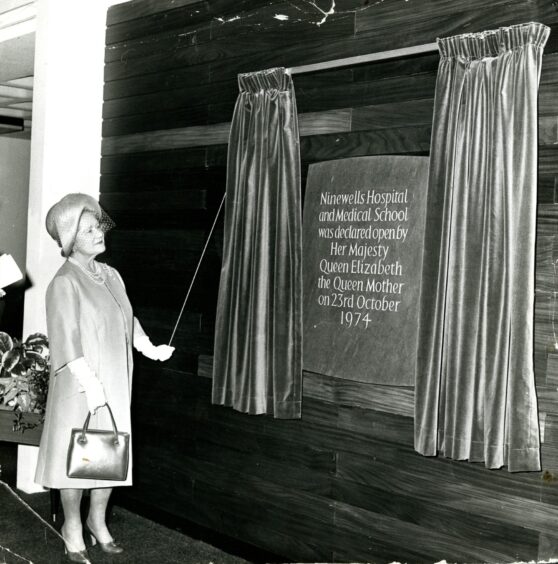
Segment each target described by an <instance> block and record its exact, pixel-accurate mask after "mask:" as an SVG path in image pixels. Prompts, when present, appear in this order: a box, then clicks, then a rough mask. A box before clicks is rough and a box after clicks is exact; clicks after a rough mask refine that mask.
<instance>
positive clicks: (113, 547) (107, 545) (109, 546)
mask: <svg viewBox="0 0 558 564" xmlns="http://www.w3.org/2000/svg"><path fill="white" fill-rule="evenodd" d="M83 528H84V529H85V531H86V532H87V534H88V535H89V537H90V538H91V546H95V545H96V544H97V543H99V546H100V547H101V550H102V551H103V552H106V553H107V554H121V553H122V552H124V549H123V548H122V547H121V546H120V545H119V544H118V543H117V542H115V541H114V540H111V541H110V542H101V541H100V540H98V539H97V535H96V534H95V533H94V532H93V531H92V530H91V527H90V526H89V525H88V524H87V523H85V524H84V525H83Z"/></svg>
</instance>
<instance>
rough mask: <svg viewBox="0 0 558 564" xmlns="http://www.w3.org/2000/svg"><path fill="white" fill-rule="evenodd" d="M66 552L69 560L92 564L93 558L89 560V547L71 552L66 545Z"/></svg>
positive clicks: (81, 563)
mask: <svg viewBox="0 0 558 564" xmlns="http://www.w3.org/2000/svg"><path fill="white" fill-rule="evenodd" d="M64 554H65V555H66V560H67V561H68V562H77V563H78V564H91V560H89V554H87V549H83V550H80V551H78V552H70V551H69V550H68V547H67V546H66V545H64Z"/></svg>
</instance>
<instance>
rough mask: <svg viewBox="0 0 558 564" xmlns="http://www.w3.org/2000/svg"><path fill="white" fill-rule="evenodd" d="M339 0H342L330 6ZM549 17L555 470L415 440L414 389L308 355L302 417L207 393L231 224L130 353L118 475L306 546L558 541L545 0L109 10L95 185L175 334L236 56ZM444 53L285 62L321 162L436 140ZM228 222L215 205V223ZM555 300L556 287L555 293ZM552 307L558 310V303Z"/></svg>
mask: <svg viewBox="0 0 558 564" xmlns="http://www.w3.org/2000/svg"><path fill="white" fill-rule="evenodd" d="M333 4H335V8H334V11H333V13H331V14H330V15H327V17H326V16H325V14H324V13H325V12H328V10H329V8H330V7H331V6H332V5H333ZM527 21H540V22H543V23H545V24H547V25H549V26H550V27H551V28H552V33H551V37H550V39H549V43H548V44H547V48H546V51H545V56H544V64H543V72H542V78H541V87H540V96H539V115H540V117H539V123H540V138H539V140H540V153H539V202H540V206H539V210H540V211H539V222H538V234H539V237H538V254H537V256H538V264H537V295H536V378H537V388H538V394H539V402H540V409H541V422H542V423H543V426H542V428H543V430H544V448H543V467H544V470H545V472H543V473H524V474H510V473H508V472H507V471H506V470H498V471H488V470H486V469H485V468H484V467H483V466H482V465H479V464H469V463H465V462H453V461H450V460H446V459H441V458H424V457H421V456H419V455H418V454H415V453H414V451H413V447H412V444H413V419H412V415H413V389H412V388H392V387H389V386H374V385H367V384H361V383H356V382H349V381H346V380H342V379H336V378H331V377H326V376H322V375H319V374H308V373H307V374H305V379H304V404H303V418H302V420H301V421H279V420H274V419H272V418H270V417H265V416H247V415H243V414H239V413H237V412H234V411H233V410H231V409H228V408H223V407H213V406H212V405H211V403H210V390H211V381H210V379H209V378H208V377H204V376H210V373H211V354H212V344H213V330H214V318H215V305H216V295H217V289H218V281H219V270H220V262H221V251H222V227H219V230H218V233H217V236H216V237H215V238H214V239H213V240H212V242H211V244H210V246H209V252H208V256H207V258H206V260H205V261H204V263H203V265H202V267H201V271H200V276H199V278H198V280H197V282H196V285H195V287H194V290H193V294H192V296H191V299H190V301H189V304H188V306H187V308H186V312H185V315H184V318H183V320H182V322H181V324H180V327H179V329H178V332H177V335H176V337H175V342H174V344H176V347H177V351H176V353H175V356H174V357H173V359H172V360H171V361H170V362H168V363H166V364H165V365H161V364H156V363H153V362H150V361H145V360H142V359H138V364H137V368H136V373H135V383H134V390H135V392H134V400H133V414H134V422H135V432H136V435H135V437H136V440H135V460H136V461H135V468H134V476H135V478H134V479H135V485H134V486H133V488H129V489H126V490H125V491H124V492H122V494H123V495H125V496H126V498H127V499H128V500H135V501H137V502H141V503H142V504H144V506H146V507H152V508H157V509H158V510H160V511H164V512H166V513H168V514H171V515H176V516H178V517H181V518H186V519H189V520H191V521H193V522H195V523H197V524H200V525H203V526H206V527H209V528H211V529H213V530H216V531H219V532H222V533H224V534H226V535H229V536H231V537H234V538H238V539H241V540H243V541H245V542H247V543H250V544H253V545H255V546H258V547H261V548H264V549H266V550H268V551H271V552H274V553H277V554H279V555H282V556H284V557H285V559H290V560H296V561H304V560H306V561H347V560H352V561H355V560H356V561H374V562H382V561H386V562H387V561H392V560H400V561H407V562H431V561H435V560H440V559H443V558H445V559H447V560H448V561H452V562H453V561H459V562H480V561H488V562H504V561H515V560H530V559H537V558H539V559H543V558H548V557H551V556H558V350H556V351H554V353H555V354H553V351H552V350H549V344H548V343H549V341H550V339H551V338H552V335H553V331H554V326H553V323H552V315H553V308H554V307H555V305H554V294H553V292H554V290H556V289H558V280H557V279H556V273H555V272H554V268H553V263H554V261H555V260H556V259H557V258H558V246H557V245H556V244H555V243H556V242H558V238H557V235H558V204H556V203H555V202H556V187H557V180H556V179H557V178H558V11H557V7H556V2H551V1H550V0H490V1H488V0H459V1H456V0H437V1H432V0H384V1H380V2H376V1H372V0H336V2H335V3H334V2H332V1H331V0H316V1H315V2H310V1H307V0H289V1H280V0H211V1H193V0H133V1H132V2H130V3H125V4H121V5H118V6H115V7H113V8H111V9H110V11H109V16H108V29H107V35H106V42H107V47H106V66H105V77H106V85H105V92H104V98H105V102H104V123H103V137H104V140H103V158H102V177H101V201H102V204H103V206H104V207H105V208H106V209H107V210H108V212H109V213H110V215H111V216H112V217H113V218H114V219H115V221H116V223H117V225H118V228H117V229H116V230H115V231H114V232H113V233H112V234H111V242H110V245H111V246H110V249H109V252H108V259H107V261H108V262H110V263H112V264H114V265H115V266H116V267H117V268H119V269H120V271H121V273H122V274H123V276H124V278H125V280H126V283H127V287H128V291H129V294H130V296H131V299H132V301H133V303H134V305H135V311H136V315H137V316H138V317H139V318H140V320H141V321H142V322H143V324H144V326H145V328H146V330H147V332H148V333H149V334H150V335H151V337H152V340H153V341H154V342H167V341H168V339H169V336H170V334H171V331H172V328H173V325H174V322H175V319H176V316H177V313H178V311H179V309H180V306H181V304H182V299H183V297H184V293H185V290H186V287H187V284H188V283H189V281H190V279H191V276H192V274H193V271H194V268H195V265H196V262H197V259H198V257H199V255H200V252H201V249H202V246H203V243H204V240H205V237H206V235H207V232H208V230H209V227H210V225H211V222H212V220H213V216H214V214H215V210H216V208H217V205H218V203H219V201H220V199H221V196H222V194H223V192H224V187H225V174H226V170H225V164H226V151H227V146H226V142H227V131H228V127H229V121H230V119H231V116H232V111H233V107H234V102H235V99H236V95H237V82H236V76H237V74H238V73H239V72H249V71H256V70H259V69H264V68H269V67H272V66H286V67H291V66H295V65H301V64H308V63H315V62H320V61H325V60H330V59H336V58H343V57H348V56H352V55H358V54H364V53H369V52H375V51H385V50H390V49H397V48H400V47H405V46H411V45H418V44H424V43H431V42H433V41H434V40H435V38H436V37H437V36H447V35H452V34H457V33H463V32H473V31H481V30H484V29H492V28H495V27H499V26H503V25H510V24H516V23H522V22H527ZM437 64H438V55H437V54H436V53H432V54H424V55H420V56H412V57H407V58H403V59H397V60H390V61H384V62H377V63H372V64H364V65H361V66H353V67H348V68H340V69H337V70H331V71H323V72H316V73H313V74H306V75H299V76H298V75H297V76H295V77H294V81H295V87H296V96H297V103H298V109H299V114H300V123H301V152H302V160H303V189H304V185H305V176H306V171H307V168H308V164H309V163H312V162H316V161H323V160H327V159H335V158H342V157H349V156H356V155H378V154H420V155H425V154H428V150H429V141H430V126H431V120H432V105H433V95H434V84H435V77H436V71H437ZM220 225H221V224H220ZM556 310H557V312H556V316H557V318H558V304H556ZM557 323H558V321H557Z"/></svg>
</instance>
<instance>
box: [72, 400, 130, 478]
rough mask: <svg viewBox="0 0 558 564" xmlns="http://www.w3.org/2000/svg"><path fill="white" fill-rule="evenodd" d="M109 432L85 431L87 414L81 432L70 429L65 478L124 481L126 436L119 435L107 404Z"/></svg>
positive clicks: (87, 424)
mask: <svg viewBox="0 0 558 564" xmlns="http://www.w3.org/2000/svg"><path fill="white" fill-rule="evenodd" d="M105 407H106V408H107V409H108V410H109V414H110V419H111V421H112V431H111V430H108V431H105V430H100V429H89V419H90V418H91V413H88V414H87V417H86V418H85V422H84V423H83V428H81V429H72V433H71V437H70V445H69V447H68V459H67V464H66V474H67V476H68V478H82V479H86V480H119V481H123V480H125V479H126V476H127V474H128V460H129V452H130V434H129V433H121V432H119V431H118V429H117V428H116V422H115V421H114V416H113V415H112V410H111V408H110V406H109V404H108V403H107V404H105Z"/></svg>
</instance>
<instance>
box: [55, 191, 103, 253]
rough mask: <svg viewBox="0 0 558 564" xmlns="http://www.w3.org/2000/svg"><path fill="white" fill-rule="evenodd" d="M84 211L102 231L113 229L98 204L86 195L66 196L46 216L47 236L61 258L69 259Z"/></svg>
mask: <svg viewBox="0 0 558 564" xmlns="http://www.w3.org/2000/svg"><path fill="white" fill-rule="evenodd" d="M84 211H90V212H92V213H93V214H95V216H96V217H97V219H98V221H99V223H100V227H101V229H102V230H103V231H105V232H106V231H108V230H109V229H110V228H111V227H114V223H113V222H112V220H111V219H110V217H108V215H107V214H105V213H104V212H103V210H102V208H101V206H100V205H99V202H97V200H95V198H93V197H92V196H89V195H88V194H81V193H75V194H67V195H66V196H64V197H63V198H62V199H61V200H60V201H58V202H56V204H54V205H53V206H52V207H51V208H50V210H48V213H47V216H46V229H47V231H48V234H49V235H50V236H51V237H52V238H53V239H54V240H55V241H56V242H57V243H58V246H59V247H61V248H62V256H63V257H69V256H70V254H71V253H72V249H73V247H74V242H75V240H76V235H77V231H78V226H79V220H80V219H81V215H82V213H83V212H84Z"/></svg>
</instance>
